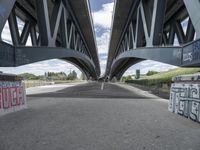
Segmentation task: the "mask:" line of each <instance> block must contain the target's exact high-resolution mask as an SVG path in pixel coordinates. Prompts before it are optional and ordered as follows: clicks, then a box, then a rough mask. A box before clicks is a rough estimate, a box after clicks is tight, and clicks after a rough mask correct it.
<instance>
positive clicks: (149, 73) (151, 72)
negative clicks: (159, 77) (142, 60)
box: [146, 70, 158, 76]
mask: <svg viewBox="0 0 200 150" xmlns="http://www.w3.org/2000/svg"><path fill="white" fill-rule="evenodd" d="M157 73H158V72H157V71H153V70H149V71H148V72H147V74H146V75H147V76H151V75H154V74H157Z"/></svg>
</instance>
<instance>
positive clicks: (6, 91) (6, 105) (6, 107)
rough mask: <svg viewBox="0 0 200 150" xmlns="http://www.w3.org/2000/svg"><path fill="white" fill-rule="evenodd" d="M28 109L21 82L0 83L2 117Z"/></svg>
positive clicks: (0, 112) (0, 111)
mask: <svg viewBox="0 0 200 150" xmlns="http://www.w3.org/2000/svg"><path fill="white" fill-rule="evenodd" d="M24 108H26V94H25V88H24V84H23V83H22V82H21V81H0V115H4V114H7V113H10V112H14V111H18V110H21V109H24Z"/></svg>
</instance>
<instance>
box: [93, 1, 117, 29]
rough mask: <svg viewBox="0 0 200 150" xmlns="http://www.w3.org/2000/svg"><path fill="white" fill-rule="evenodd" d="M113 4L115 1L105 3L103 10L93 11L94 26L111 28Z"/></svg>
mask: <svg viewBox="0 0 200 150" xmlns="http://www.w3.org/2000/svg"><path fill="white" fill-rule="evenodd" d="M113 5H114V2H112V3H106V4H103V5H102V9H101V10H99V11H96V12H93V13H92V16H93V20H94V26H100V27H102V28H109V29H110V26H111V20H112V11H113Z"/></svg>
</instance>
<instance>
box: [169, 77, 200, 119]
mask: <svg viewBox="0 0 200 150" xmlns="http://www.w3.org/2000/svg"><path fill="white" fill-rule="evenodd" d="M190 79H191V80H190ZM194 79H195V78H190V77H189V76H186V77H183V78H181V77H179V78H174V81H175V83H173V84H172V85H171V90H170V100H169V105H168V110H169V111H171V112H174V113H177V114H179V115H182V116H184V117H187V118H190V119H192V120H194V121H196V122H199V123H200V82H197V81H198V80H194Z"/></svg>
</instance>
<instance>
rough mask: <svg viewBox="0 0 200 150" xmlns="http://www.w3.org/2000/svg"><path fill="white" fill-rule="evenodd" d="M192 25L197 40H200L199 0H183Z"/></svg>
mask: <svg viewBox="0 0 200 150" xmlns="http://www.w3.org/2000/svg"><path fill="white" fill-rule="evenodd" d="M183 1H184V3H185V6H186V8H187V11H188V13H189V16H190V18H191V21H192V24H193V26H194V28H195V31H196V39H199V38H200V13H199V10H200V1H199V0H183Z"/></svg>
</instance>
